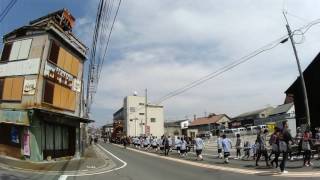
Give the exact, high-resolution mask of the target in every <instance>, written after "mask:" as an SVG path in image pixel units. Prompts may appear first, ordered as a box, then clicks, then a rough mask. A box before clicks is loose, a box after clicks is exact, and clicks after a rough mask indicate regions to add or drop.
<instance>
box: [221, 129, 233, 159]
mask: <svg viewBox="0 0 320 180" xmlns="http://www.w3.org/2000/svg"><path fill="white" fill-rule="evenodd" d="M222 148H223V152H224V159H225V160H224V162H225V163H226V164H228V163H229V156H230V150H231V148H232V144H231V140H230V139H229V138H227V136H226V135H225V134H224V135H223V136H222Z"/></svg>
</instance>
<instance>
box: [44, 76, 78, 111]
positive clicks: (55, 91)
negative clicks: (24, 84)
mask: <svg viewBox="0 0 320 180" xmlns="http://www.w3.org/2000/svg"><path fill="white" fill-rule="evenodd" d="M43 102H45V103H49V104H52V105H53V106H55V107H58V108H62V109H66V110H70V111H74V110H75V106H76V105H75V103H76V93H75V92H74V91H71V90H70V89H68V88H66V87H63V86H61V85H59V84H55V83H53V82H51V81H48V80H47V81H46V83H45V90H44V95H43Z"/></svg>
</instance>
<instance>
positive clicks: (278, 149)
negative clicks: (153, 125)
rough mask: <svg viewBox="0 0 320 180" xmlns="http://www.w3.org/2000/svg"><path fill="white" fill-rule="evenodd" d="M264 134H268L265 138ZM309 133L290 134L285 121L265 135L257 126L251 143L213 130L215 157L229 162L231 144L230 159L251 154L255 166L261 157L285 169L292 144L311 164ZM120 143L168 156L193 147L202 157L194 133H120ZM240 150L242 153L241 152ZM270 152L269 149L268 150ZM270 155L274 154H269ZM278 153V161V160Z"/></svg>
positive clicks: (200, 143) (201, 145) (200, 144)
mask: <svg viewBox="0 0 320 180" xmlns="http://www.w3.org/2000/svg"><path fill="white" fill-rule="evenodd" d="M267 137H270V138H269V140H267ZM315 138H318V139H319V140H320V130H318V133H316V137H315ZM311 139H312V133H311V132H310V130H309V129H308V128H307V129H306V130H305V131H304V132H303V133H301V132H300V131H298V133H297V137H296V138H293V137H292V136H291V133H290V130H289V129H288V124H287V122H285V121H284V122H283V124H282V128H278V127H275V129H274V132H273V133H272V134H271V135H269V131H268V129H259V130H258V131H257V138H256V140H255V142H254V143H251V142H250V141H244V142H243V138H241V137H240V134H237V137H236V141H235V144H234V146H233V144H232V141H231V140H230V139H229V138H228V137H227V136H226V135H225V134H222V135H220V134H219V133H218V134H217V142H216V143H217V151H218V158H220V159H223V160H224V162H225V163H229V158H230V154H231V151H232V149H233V147H234V148H235V150H236V157H235V158H234V159H243V160H249V159H250V158H253V160H255V165H256V166H259V161H260V160H261V157H263V158H264V161H265V163H266V166H267V167H270V168H272V167H275V168H278V167H279V168H280V171H281V172H282V173H287V171H286V164H287V161H288V158H291V157H292V152H293V151H292V146H293V145H295V146H296V147H298V154H297V155H298V156H300V154H301V153H302V152H303V157H304V166H307V167H308V166H311V165H312V163H311V154H312V153H311V150H312V146H313V142H312V140H311ZM122 143H123V145H124V147H125V148H126V147H127V145H129V144H131V145H132V146H133V147H135V148H138V149H143V150H145V151H153V152H162V153H163V154H164V155H165V156H168V155H169V153H170V152H172V151H177V153H178V154H179V157H182V158H183V157H187V156H188V153H189V152H190V151H191V150H193V151H195V153H196V156H197V160H203V156H202V150H203V149H204V147H205V143H204V140H203V139H202V138H201V137H199V136H197V137H196V138H191V137H170V136H162V137H153V136H150V137H143V136H141V137H126V136H124V137H122ZM242 151H243V153H244V154H243V155H242ZM269 152H270V153H269ZM272 156H274V157H273V158H272ZM279 157H282V158H280V159H281V162H280V164H279V160H280V159H279Z"/></svg>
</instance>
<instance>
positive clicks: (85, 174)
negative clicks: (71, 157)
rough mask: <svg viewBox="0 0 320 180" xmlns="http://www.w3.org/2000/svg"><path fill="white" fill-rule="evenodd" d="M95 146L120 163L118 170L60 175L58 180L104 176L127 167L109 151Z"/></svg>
mask: <svg viewBox="0 0 320 180" xmlns="http://www.w3.org/2000/svg"><path fill="white" fill-rule="evenodd" d="M97 146H99V147H100V148H101V149H102V150H103V151H105V152H106V153H108V154H109V155H110V156H112V157H113V158H115V159H117V160H118V161H120V162H121V163H122V166H120V167H118V168H114V169H109V170H107V171H101V172H95V173H81V174H74V175H61V176H60V177H59V179H58V180H66V179H67V178H68V177H79V176H92V175H99V174H105V173H109V172H112V171H117V170H119V169H122V168H124V167H126V166H127V163H126V162H125V161H123V160H122V159H120V158H118V157H117V156H116V155H114V154H112V153H111V152H110V151H108V150H106V149H105V148H104V147H102V146H101V145H100V144H98V145H97Z"/></svg>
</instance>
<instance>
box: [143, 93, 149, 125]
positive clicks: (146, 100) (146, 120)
mask: <svg viewBox="0 0 320 180" xmlns="http://www.w3.org/2000/svg"><path fill="white" fill-rule="evenodd" d="M145 96H146V97H145V102H144V107H145V113H144V114H145V118H146V119H145V129H146V127H147V125H148V89H147V88H146V90H145Z"/></svg>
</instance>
